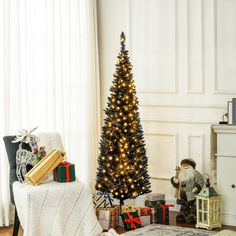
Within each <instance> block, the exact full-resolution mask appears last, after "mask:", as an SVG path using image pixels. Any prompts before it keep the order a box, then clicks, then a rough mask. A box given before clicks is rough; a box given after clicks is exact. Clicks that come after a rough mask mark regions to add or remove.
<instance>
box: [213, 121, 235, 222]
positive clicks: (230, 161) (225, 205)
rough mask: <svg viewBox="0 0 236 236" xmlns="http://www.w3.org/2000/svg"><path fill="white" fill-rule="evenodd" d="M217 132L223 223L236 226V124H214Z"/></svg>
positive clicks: (218, 183)
mask: <svg viewBox="0 0 236 236" xmlns="http://www.w3.org/2000/svg"><path fill="white" fill-rule="evenodd" d="M212 128H213V130H214V132H215V133H216V134H217V153H216V158H217V169H216V175H217V190H218V193H219V194H220V195H222V208H221V213H222V215H221V216H222V223H223V224H225V225H235V226H236V126H234V125H213V126H212Z"/></svg>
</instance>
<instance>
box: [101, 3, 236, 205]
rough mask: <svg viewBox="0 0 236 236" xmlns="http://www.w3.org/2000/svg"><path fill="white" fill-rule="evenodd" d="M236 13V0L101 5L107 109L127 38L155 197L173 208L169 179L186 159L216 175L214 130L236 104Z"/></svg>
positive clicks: (102, 75)
mask: <svg viewBox="0 0 236 236" xmlns="http://www.w3.org/2000/svg"><path fill="white" fill-rule="evenodd" d="M235 13H236V1H235V0H208V1H204V0H129V1H128V0H122V1H117V0H99V1H98V16H99V21H98V22H99V25H98V29H99V45H100V65H101V79H102V83H103V84H102V95H103V97H102V101H103V108H105V106H106V103H107V96H108V94H109V87H110V86H111V83H112V80H113V77H112V75H113V73H114V71H115V63H116V57H117V55H118V51H119V36H120V32H121V31H124V32H125V33H126V36H127V48H128V50H129V51H130V55H131V57H130V58H131V63H132V64H133V66H134V69H133V73H134V79H135V83H136V86H137V96H138V98H139V101H140V114H141V118H142V124H143V128H144V132H145V139H146V144H147V154H148V158H149V173H150V175H151V177H152V179H151V182H152V189H153V191H158V192H164V193H166V196H167V198H168V199H169V200H173V201H174V190H173V188H172V186H171V184H170V181H169V179H170V177H171V176H173V175H174V174H175V171H174V169H175V166H176V165H178V164H179V162H180V161H181V159H182V158H185V157H192V158H194V159H195V161H196V162H197V169H198V170H200V171H202V172H203V173H205V172H207V173H209V174H211V175H213V173H214V172H213V171H212V170H211V162H212V161H214V160H211V159H210V150H211V149H210V148H211V147H210V134H211V124H212V123H218V122H219V120H221V116H222V113H223V112H224V111H226V106H227V101H228V100H230V99H231V98H232V97H236V28H235V22H236V14H235ZM103 115H104V114H103ZM214 181H215V179H212V182H214Z"/></svg>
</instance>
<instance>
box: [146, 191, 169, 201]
mask: <svg viewBox="0 0 236 236" xmlns="http://www.w3.org/2000/svg"><path fill="white" fill-rule="evenodd" d="M146 200H148V201H161V200H165V194H164V193H149V194H147V196H146Z"/></svg>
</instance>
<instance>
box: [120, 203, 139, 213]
mask: <svg viewBox="0 0 236 236" xmlns="http://www.w3.org/2000/svg"><path fill="white" fill-rule="evenodd" d="M133 211H137V212H138V214H139V216H140V215H141V208H140V207H139V206H138V205H122V206H121V213H128V212H133Z"/></svg>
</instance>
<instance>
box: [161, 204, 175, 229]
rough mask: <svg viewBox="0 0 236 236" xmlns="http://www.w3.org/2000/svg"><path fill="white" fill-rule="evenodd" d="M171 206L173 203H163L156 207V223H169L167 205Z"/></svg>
mask: <svg viewBox="0 0 236 236" xmlns="http://www.w3.org/2000/svg"><path fill="white" fill-rule="evenodd" d="M173 206H174V205H173V204H163V205H160V206H159V207H157V224H163V225H168V224H169V207H173Z"/></svg>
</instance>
